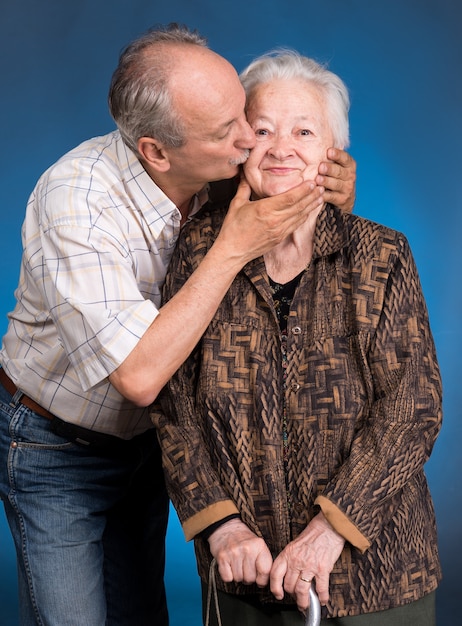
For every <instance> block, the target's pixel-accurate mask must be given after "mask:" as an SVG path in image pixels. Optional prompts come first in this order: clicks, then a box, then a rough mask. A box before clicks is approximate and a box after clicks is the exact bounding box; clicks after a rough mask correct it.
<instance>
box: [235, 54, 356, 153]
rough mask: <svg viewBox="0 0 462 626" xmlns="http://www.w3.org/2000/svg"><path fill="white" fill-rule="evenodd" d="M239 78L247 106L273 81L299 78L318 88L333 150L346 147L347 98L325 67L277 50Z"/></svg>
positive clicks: (266, 55)
mask: <svg viewBox="0 0 462 626" xmlns="http://www.w3.org/2000/svg"><path fill="white" fill-rule="evenodd" d="M239 78H240V79H241V83H242V85H243V87H244V89H245V92H246V95H247V105H248V104H249V102H250V101H251V99H252V94H253V92H254V90H255V89H256V87H258V86H259V85H262V84H264V83H269V82H271V81H273V80H278V79H283V80H288V79H294V78H295V79H300V80H305V81H307V82H309V83H312V84H314V85H315V86H317V87H319V89H320V90H321V92H322V93H323V94H324V97H325V102H326V106H327V108H328V111H327V112H328V120H329V124H330V128H331V130H332V134H333V138H334V147H336V148H347V147H348V146H349V143H350V141H349V123H348V111H349V108H350V98H349V95H348V89H347V87H346V85H345V84H344V82H343V81H342V80H341V78H339V76H337V74H334V73H333V72H331V71H330V70H328V69H326V67H325V66H323V65H321V64H320V63H318V62H317V61H314V60H313V59H310V58H308V57H305V56H302V55H301V54H299V53H298V52H296V51H294V50H288V49H277V50H273V51H271V52H268V53H266V54H263V55H262V56H260V57H258V58H257V59H255V60H254V61H252V63H250V65H249V66H248V67H247V68H246V69H245V70H243V71H242V72H241V74H240V76H239Z"/></svg>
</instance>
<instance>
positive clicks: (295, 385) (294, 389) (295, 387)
mask: <svg viewBox="0 0 462 626" xmlns="http://www.w3.org/2000/svg"><path fill="white" fill-rule="evenodd" d="M290 388H291V389H292V391H298V390H299V389H300V385H299V384H298V383H292V384H291V386H290Z"/></svg>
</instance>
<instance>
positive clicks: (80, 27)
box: [0, 0, 462, 626]
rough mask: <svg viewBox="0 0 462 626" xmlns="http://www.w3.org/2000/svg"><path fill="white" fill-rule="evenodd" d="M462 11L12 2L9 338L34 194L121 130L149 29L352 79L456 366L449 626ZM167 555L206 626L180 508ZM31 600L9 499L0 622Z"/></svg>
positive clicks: (6, 166)
mask: <svg viewBox="0 0 462 626" xmlns="http://www.w3.org/2000/svg"><path fill="white" fill-rule="evenodd" d="M461 18H462V3H460V0H390V1H388V2H387V1H385V0H375V1H372V2H371V1H370V0H324V1H323V2H322V3H319V2H315V1H313V0H286V2H280V1H276V0H264V1H263V0H262V1H260V0H253V1H250V2H249V0H221V1H220V0H194V2H191V0H169V1H168V2H159V1H157V0H79V1H78V2H75V1H70V0H42V2H38V1H36V0H16V1H15V2H10V1H8V0H0V76H1V82H2V85H3V87H2V89H1V98H0V120H1V122H0V142H1V150H0V219H1V231H0V237H1V260H0V263H1V266H0V270H1V277H2V278H1V282H0V295H1V298H0V308H1V310H0V332H1V334H3V332H4V330H5V329H6V324H7V319H6V313H7V312H8V311H9V310H10V309H11V308H12V307H13V303H14V300H13V291H14V289H15V287H16V283H17V278H18V267H19V260H20V255H21V245H20V226H21V223H22V220H23V216H24V209H25V205H26V201H27V198H28V195H29V193H30V192H31V190H32V188H33V186H34V184H35V182H36V180H37V178H38V176H39V175H40V174H41V172H42V171H43V170H44V169H45V168H47V167H48V166H49V165H51V164H52V163H53V162H54V161H55V160H56V159H57V158H58V157H59V156H61V154H63V153H64V152H65V151H67V150H69V149H70V148H72V147H74V145H76V144H78V143H79V142H81V141H82V140H84V139H87V138H89V137H91V136H94V135H99V134H104V133H106V132H108V131H110V130H112V128H113V123H112V121H111V119H110V117H109V114H108V112H107V106H106V93H107V88H108V84H109V80H110V76H111V74H112V71H113V69H114V67H115V65H116V62H117V58H118V54H119V52H120V50H121V48H122V47H123V46H124V45H125V44H126V43H128V41H129V40H130V39H132V38H133V37H134V36H136V35H138V34H140V33H141V32H143V31H144V30H146V29H147V28H148V27H150V26H151V25H153V24H155V23H167V22H170V21H179V22H183V23H186V24H188V25H189V26H191V27H195V28H197V29H198V30H199V31H201V32H202V34H204V35H205V36H206V37H207V38H208V40H209V43H210V46H211V47H212V48H213V49H214V50H216V51H217V52H219V53H221V54H222V55H224V56H225V57H227V58H228V59H229V60H230V61H231V62H232V63H233V64H234V65H235V67H236V68H237V69H238V70H241V69H242V68H243V67H244V66H245V65H246V64H247V63H248V62H249V61H250V60H251V59H252V58H253V57H254V56H256V55H257V54H260V53H262V52H265V51H267V50H269V49H271V48H273V47H275V46H288V47H293V48H296V49H298V50H299V51H300V52H302V53H304V54H306V55H308V56H313V57H315V58H317V59H318V60H321V61H327V62H328V63H329V66H330V68H331V69H332V70H333V71H335V72H336V73H338V74H340V76H341V77H342V78H343V79H344V80H345V81H346V83H347V85H348V86H349V88H350V92H351V98H352V109H351V116H350V119H351V136H352V143H351V148H350V151H351V153H352V155H353V156H354V157H355V159H356V160H357V162H358V183H357V204H356V208H355V211H356V213H358V214H360V215H364V216H366V217H369V218H372V219H374V220H377V221H380V222H384V223H386V224H388V225H389V226H391V227H394V228H396V229H399V230H402V231H404V232H405V233H406V234H407V236H408V238H409V240H410V243H411V245H412V248H413V251H414V255H415V257H416V260H417V264H418V267H419V269H420V274H421V279H422V284H423V289H424V293H425V295H426V298H427V302H428V307H429V311H430V319H431V323H432V328H433V333H434V337H435V341H436V344H437V349H438V354H439V359H440V364H441V369H442V374H443V380H444V388H445V398H444V409H445V421H444V425H443V429H442V432H441V435H440V437H439V439H438V441H437V444H436V447H435V450H434V453H433V456H432V458H431V459H430V461H429V463H428V464H427V475H428V479H429V482H430V486H431V489H432V492H433V497H434V501H435V506H436V512H437V518H438V525H439V536H440V549H441V558H442V563H443V569H444V581H443V583H442V585H441V587H440V591H439V595H438V624H439V626H452V625H455V624H456V623H457V624H458V623H459V619H460V607H459V604H460V599H459V598H460V591H459V583H460V575H457V574H456V572H458V573H460V561H461V556H462V550H461V545H462V541H461V539H462V530H461V522H460V520H461V517H462V489H461V486H462V480H461V474H462V460H461V459H462V456H461V454H460V448H461V445H462V427H461V420H460V417H461V415H460V413H461V409H460V407H461V405H462V385H460V382H459V383H458V380H459V376H460V371H461V348H462V325H461V313H462V281H461V278H460V271H461V270H462V263H461V257H460V238H461V235H460V233H461V229H462V217H461V216H462V192H461V182H462V180H461V175H460V171H461V165H462V163H461V156H460V146H461V145H462V123H461V113H462V79H461V67H462V36H461V32H462V29H461V27H462V19H461ZM167 558H168V563H167V590H168V597H169V602H170V612H171V623H172V626H180V624H181V625H183V624H190V625H192V626H199V624H200V623H201V622H200V607H199V585H198V581H197V577H196V570H195V564H194V557H193V551H192V546H191V545H190V544H188V545H186V544H185V542H184V539H183V536H182V533H181V530H180V528H179V524H178V521H177V519H176V515H175V514H174V513H172V518H171V524H170V529H169V536H168V555H167ZM456 583H457V587H456ZM16 602H17V598H16V573H15V559H14V554H13V547H12V542H11V539H10V536H9V532H8V529H7V526H6V523H5V520H4V514H3V509H2V510H1V511H0V626H14V625H16V624H17V623H18V618H17V608H16ZM458 613H459V615H458ZM133 626H136V624H134V625H133Z"/></svg>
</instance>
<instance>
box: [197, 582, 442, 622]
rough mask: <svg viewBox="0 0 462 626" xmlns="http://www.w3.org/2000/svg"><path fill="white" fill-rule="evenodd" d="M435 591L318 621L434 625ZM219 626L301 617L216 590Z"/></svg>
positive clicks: (212, 617)
mask: <svg viewBox="0 0 462 626" xmlns="http://www.w3.org/2000/svg"><path fill="white" fill-rule="evenodd" d="M207 590H208V588H207V586H206V585H204V584H202V607H203V609H202V613H203V621H204V624H205V625H206V619H205V618H206V609H207ZM435 595H436V594H435V592H433V593H430V594H429V595H427V596H425V597H423V598H422V599H421V600H417V601H416V602H412V603H411V604H406V605H405V606H400V607H397V608H395V609H388V610H387V611H379V612H377V613H367V614H365V615H355V616H353V617H337V618H332V619H323V620H321V625H322V626H435V624H436V617H435ZM210 604H211V606H210V616H209V623H208V625H206V626H218V620H217V616H216V611H215V604H214V601H213V594H212V601H211V603H210ZM218 604H219V610H220V616H221V624H222V626H303V624H304V618H303V616H302V615H301V614H300V613H299V612H298V611H297V610H296V609H291V608H288V609H283V610H279V609H278V610H275V609H274V608H273V609H272V610H265V608H264V607H263V606H261V605H258V603H257V602H251V601H248V600H243V599H242V598H241V597H240V596H234V595H231V594H228V593H223V592H222V591H218Z"/></svg>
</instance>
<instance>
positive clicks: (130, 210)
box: [0, 25, 355, 626]
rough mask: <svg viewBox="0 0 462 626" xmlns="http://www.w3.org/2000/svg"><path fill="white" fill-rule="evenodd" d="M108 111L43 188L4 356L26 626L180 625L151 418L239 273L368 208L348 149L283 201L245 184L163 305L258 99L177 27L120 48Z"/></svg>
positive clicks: (10, 477)
mask: <svg viewBox="0 0 462 626" xmlns="http://www.w3.org/2000/svg"><path fill="white" fill-rule="evenodd" d="M109 104H110V109H111V113H112V115H113V117H114V120H115V122H116V124H117V127H118V130H116V131H115V132H112V133H110V134H108V135H106V136H104V137H97V138H93V139H91V140H89V141H86V142H85V143H83V144H81V145H80V146H78V147H77V148H75V149H74V150H72V151H71V152H69V153H68V154H66V155H65V156H63V157H62V158H61V159H60V160H59V161H58V162H57V163H56V164H55V165H53V166H52V167H51V168H50V169H49V170H48V171H47V172H45V173H44V174H43V176H42V177H41V178H40V180H39V181H38V183H37V186H36V188H35V190H34V192H33V193H32V195H31V198H30V201H29V204H28V207H27V212H26V217H25V221H24V226H23V246H24V254H23V258H22V264H21V275H20V282H19V286H18V289H17V292H16V297H17V304H16V307H15V309H14V311H13V312H12V313H11V314H10V315H9V319H10V322H9V327H8V330H7V333H6V335H5V337H4V339H3V346H2V351H1V366H2V369H0V382H1V387H0V394H1V395H0V400H1V405H0V411H1V422H0V424H1V426H0V446H1V457H0V458H1V459H2V466H1V472H0V495H1V497H2V499H3V501H4V506H5V510H6V514H7V518H8V522H9V525H10V528H11V532H12V535H13V538H14V541H15V544H16V550H17V556H18V571H19V590H20V612H21V624H23V625H26V624H27V625H28V626H29V625H31V624H46V625H47V626H52V625H56V626H66V625H70V624H79V625H80V624H86V625H90V624H92V625H93V624H94V625H98V626H100V625H101V624H118V625H121V624H126V625H127V626H134V625H135V624H136V626H143V625H144V624H153V623H156V624H158V625H159V626H161V625H165V624H167V623H168V617H167V609H166V602H165V593H164V587H163V568H164V539H165V530H166V524H167V516H168V498H167V495H166V491H165V486H164V482H163V475H162V470H161V462H160V454H159V451H158V447H157V442H156V437H155V432H154V431H153V428H152V423H151V420H150V415H149V408H148V407H149V405H150V404H151V403H152V402H153V400H154V399H155V398H156V396H157V395H158V393H159V391H160V389H161V388H162V387H163V386H164V384H165V383H166V382H167V380H168V379H169V378H170V376H171V375H172V374H173V373H174V372H175V371H176V369H177V368H178V367H179V366H180V365H181V363H182V362H183V361H184V359H185V358H187V356H188V355H189V353H190V352H191V350H192V349H193V347H194V346H195V344H196V343H197V341H198V340H199V338H200V337H201V335H202V333H203V332H204V330H205V329H206V327H207V325H208V323H209V321H210V320H211V318H212V316H213V314H214V312H215V310H216V309H217V307H218V305H219V303H220V301H221V299H222V298H223V296H224V295H225V293H226V291H227V289H228V288H229V286H230V284H231V283H232V281H233V279H234V277H235V275H236V274H237V273H238V272H239V270H240V269H241V268H242V267H243V266H244V265H245V264H246V263H247V262H248V261H250V260H251V259H253V258H254V257H256V256H259V255H261V254H262V253H264V252H265V251H266V250H268V249H269V248H271V247H273V246H274V245H275V244H276V243H277V242H279V241H281V240H282V239H283V238H284V237H286V236H287V235H288V234H289V233H290V232H292V231H293V230H294V229H295V228H297V227H298V226H299V225H300V224H301V223H302V222H303V220H305V219H306V216H307V214H308V213H310V211H312V210H314V209H316V208H317V207H319V206H320V204H321V203H323V202H324V201H325V199H326V198H327V199H330V200H331V201H333V202H336V203H337V204H338V205H340V206H342V205H343V208H346V209H347V210H351V206H352V199H353V197H354V180H355V164H354V162H353V160H352V159H351V158H350V157H349V156H348V155H346V154H345V153H343V152H342V151H332V152H330V153H329V158H330V161H334V162H330V163H329V162H327V157H326V163H324V164H323V166H322V168H320V174H321V176H320V177H319V178H318V179H317V180H316V181H315V182H316V183H317V184H315V183H314V182H305V183H301V184H300V185H299V187H298V188H296V189H294V190H291V191H289V192H288V193H285V194H282V195H280V196H279V197H274V198H268V199H266V200H262V201H258V202H250V201H249V187H248V185H247V183H246V182H245V181H243V182H242V183H241V184H240V187H239V189H238V191H237V194H236V196H235V198H234V200H233V201H232V203H231V207H230V210H229V214H228V217H227V219H226V220H225V223H224V224H223V228H222V230H221V233H220V235H219V237H218V238H217V240H216V243H215V244H214V245H213V247H212V248H211V249H210V251H209V253H208V254H207V256H206V258H205V259H204V261H203V263H202V264H201V267H200V268H198V270H197V271H196V272H194V274H193V275H192V276H191V278H190V279H189V280H188V282H187V283H186V284H185V285H184V287H183V289H182V290H181V291H180V292H179V293H178V294H177V296H176V297H175V298H174V299H172V300H171V301H170V302H169V303H168V304H167V305H165V306H163V307H161V308H160V288H161V286H162V283H163V281H164V276H165V273H166V268H167V265H168V263H169V260H170V256H171V254H172V251H173V249H174V247H175V243H176V241H177V238H178V235H179V232H180V227H181V225H182V223H183V222H185V221H186V220H187V219H188V218H189V216H191V215H192V214H194V213H196V212H197V211H198V210H199V208H201V206H202V205H203V204H204V203H206V202H207V194H208V186H207V183H208V182H210V181H218V180H220V179H230V178H233V177H234V176H236V175H237V174H238V170H239V165H240V164H241V163H243V162H244V161H245V160H246V158H247V157H248V154H249V150H250V149H251V148H252V147H253V145H254V142H255V137H254V133H253V132H252V130H251V129H250V127H249V125H248V124H247V121H246V118H245V114H244V104H245V94H244V91H243V89H242V86H241V85H240V82H239V79H238V76H237V74H236V72H235V70H234V69H233V67H232V66H231V65H230V64H229V63H228V62H227V61H226V60H225V59H223V58H222V57H220V56H219V55H217V54H215V53H214V52H212V51H211V50H210V49H208V48H207V47H206V45H205V42H204V40H203V39H202V38H201V37H200V36H199V35H197V34H195V33H191V32H190V31H188V30H187V29H184V28H179V27H177V26H174V25H172V26H171V27H168V28H166V29H160V30H157V31H151V32H149V33H148V34H146V35H145V36H143V37H141V38H140V39H138V40H136V41H135V42H133V43H132V44H131V45H129V46H128V47H127V49H126V50H125V51H124V52H123V53H122V55H121V58H120V61H119V65H118V67H117V69H116V71H115V73H114V76H113V80H112V84H111V88H110V94H109ZM335 161H337V162H335ZM320 185H323V186H320ZM326 188H330V189H331V190H332V191H331V192H329V191H326Z"/></svg>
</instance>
